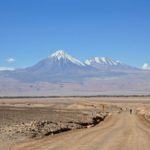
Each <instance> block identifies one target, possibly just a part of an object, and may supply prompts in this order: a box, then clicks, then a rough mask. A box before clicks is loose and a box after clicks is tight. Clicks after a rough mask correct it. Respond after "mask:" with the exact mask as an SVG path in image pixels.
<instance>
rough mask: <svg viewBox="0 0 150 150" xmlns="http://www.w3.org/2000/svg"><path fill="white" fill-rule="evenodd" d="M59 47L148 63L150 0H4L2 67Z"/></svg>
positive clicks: (29, 61) (0, 3) (0, 1)
mask: <svg viewBox="0 0 150 150" xmlns="http://www.w3.org/2000/svg"><path fill="white" fill-rule="evenodd" d="M58 49H63V50H65V51H66V52H68V53H70V54H71V55H73V56H75V57H77V58H79V59H80V60H85V59H87V58H90V57H93V56H107V57H111V58H114V59H117V60H120V61H122V62H124V63H127V64H130V65H132V66H138V67H141V66H142V65H143V64H144V63H149V64H150V1H149V0H13V1H12V0H0V67H16V68H20V67H27V66H31V65H33V64H35V63H36V62H37V61H39V60H41V59H43V58H45V57H47V56H48V55H49V54H51V53H53V52H54V51H56V50H58ZM10 58H13V59H14V60H12V61H10Z"/></svg>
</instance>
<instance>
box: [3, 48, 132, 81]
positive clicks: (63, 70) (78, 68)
mask: <svg viewBox="0 0 150 150" xmlns="http://www.w3.org/2000/svg"><path fill="white" fill-rule="evenodd" d="M129 68H130V70H133V68H132V67H128V66H127V65H124V64H122V63H120V62H119V61H115V60H113V59H111V58H105V57H102V58H100V57H95V58H92V59H89V60H86V61H85V62H81V61H80V60H78V59H76V58H74V57H72V56H71V55H69V54H67V53H66V52H64V51H63V50H58V51H56V52H55V53H53V54H51V55H49V56H48V57H47V58H45V59H43V60H41V61H40V62H38V63H36V64H35V65H33V66H31V67H28V68H25V69H18V70H17V69H16V70H14V71H7V72H3V73H2V76H5V77H8V78H13V79H15V80H21V81H24V82H37V81H38V82H39V81H45V82H61V81H62V82H70V81H73V82H76V81H78V80H84V79H86V78H91V77H95V78H97V77H104V76H105V77H110V76H120V75H125V74H126V70H129ZM0 76H1V74H0Z"/></svg>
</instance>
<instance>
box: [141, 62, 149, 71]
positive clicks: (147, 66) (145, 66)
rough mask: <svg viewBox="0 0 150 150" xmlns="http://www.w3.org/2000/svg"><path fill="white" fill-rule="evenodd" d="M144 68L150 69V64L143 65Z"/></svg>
mask: <svg viewBox="0 0 150 150" xmlns="http://www.w3.org/2000/svg"><path fill="white" fill-rule="evenodd" d="M142 69H144V70H150V65H149V64H147V63H145V64H144V65H143V66H142Z"/></svg>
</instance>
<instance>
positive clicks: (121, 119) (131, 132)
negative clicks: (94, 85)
mask: <svg viewBox="0 0 150 150" xmlns="http://www.w3.org/2000/svg"><path fill="white" fill-rule="evenodd" d="M130 109H132V114H130V111H129V110H130ZM97 115H98V116H100V117H101V118H102V117H104V116H106V118H104V120H100V121H99V122H98V124H95V125H93V118H94V117H96V116H97ZM0 118H1V123H0V129H1V130H0V132H1V134H0V137H1V138H0V150H10V149H11V150H70V149H71V150H78V149H80V150H91V149H94V150H110V149H111V150H143V149H144V150H149V149H150V142H149V141H150V98H144V97H141V98H135V97H131V98H119V97H118V98H117V97H116V98H106V97H105V98H67V99H66V98H60V99H58V98H57V99H42V100H41V99H39V100H35V99H30V100H18V99H16V100H0ZM33 121H34V122H33ZM31 122H32V123H33V124H34V130H35V128H37V127H38V129H39V124H40V129H39V130H36V133H37V132H38V134H37V135H38V136H35V137H32V136H30V135H32V132H29V131H30V130H29V131H28V130H26V128H31V126H28V125H29V124H31ZM43 122H44V125H43ZM45 122H46V123H45ZM49 122H50V123H49ZM59 123H61V127H62V126H65V127H66V126H67V127H70V124H68V123H73V124H74V126H73V128H71V130H70V131H67V132H62V133H59V134H49V135H48V136H45V130H46V132H47V128H48V130H49V128H50V129H51V128H52V127H51V125H52V124H55V126H53V127H54V128H55V129H58V128H59V125H60V124H59ZM22 124H23V126H22ZM37 124H38V125H37ZM41 124H42V127H41ZM45 124H46V125H45ZM83 124H84V125H86V126H79V125H83ZM36 125H37V126H36ZM56 125H57V126H56ZM16 126H17V128H14V127H16ZM71 127H72V124H71ZM4 129H5V130H4ZM6 129H7V132H6ZM17 129H19V131H20V130H21V129H23V130H21V132H18V130H17ZM31 129H32V130H33V128H31ZM3 131H5V132H3ZM14 131H15V132H14ZM12 133H13V134H12ZM43 133H44V134H43ZM39 135H40V136H39Z"/></svg>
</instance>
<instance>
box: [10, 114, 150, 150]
mask: <svg viewBox="0 0 150 150" xmlns="http://www.w3.org/2000/svg"><path fill="white" fill-rule="evenodd" d="M13 149H14V150H92V149H93V150H110V149H111V150H149V149H150V124H149V123H148V122H146V121H145V120H143V119H142V118H139V117H138V116H137V115H136V114H129V112H123V113H121V114H117V113H115V114H113V115H111V116H109V117H108V118H107V119H106V120H105V121H104V122H102V123H101V124H99V125H97V126H95V127H93V128H90V129H85V130H77V131H71V132H68V133H63V134H60V135H56V136H53V137H46V138H44V139H41V140H34V141H30V142H27V143H23V144H21V145H18V146H16V147H14V148H13Z"/></svg>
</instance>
